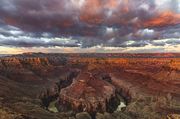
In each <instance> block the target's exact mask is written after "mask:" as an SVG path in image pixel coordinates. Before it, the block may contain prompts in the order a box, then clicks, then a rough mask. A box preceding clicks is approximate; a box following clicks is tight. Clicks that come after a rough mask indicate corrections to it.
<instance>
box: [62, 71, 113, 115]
mask: <svg viewBox="0 0 180 119" xmlns="http://www.w3.org/2000/svg"><path fill="white" fill-rule="evenodd" d="M113 97H115V87H114V86H113V85H111V84H110V83H108V82H106V81H104V80H101V79H96V78H95V77H93V75H92V74H91V73H90V72H83V73H81V74H80V75H79V76H78V77H77V79H75V80H74V81H73V83H72V84H71V85H70V86H69V87H67V88H64V89H62V90H61V92H60V103H61V104H63V105H66V103H70V104H71V107H72V109H73V110H76V111H77V112H81V111H87V112H97V111H101V112H105V111H106V110H107V107H106V105H107V103H108V102H109V101H110V99H111V98H113Z"/></svg>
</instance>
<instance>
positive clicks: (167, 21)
mask: <svg viewBox="0 0 180 119" xmlns="http://www.w3.org/2000/svg"><path fill="white" fill-rule="evenodd" d="M179 23H180V14H177V13H173V12H171V11H165V12H163V13H161V14H160V15H159V16H157V17H155V18H152V19H150V20H148V21H145V22H144V23H143V25H144V26H145V27H156V26H166V25H175V24H179Z"/></svg>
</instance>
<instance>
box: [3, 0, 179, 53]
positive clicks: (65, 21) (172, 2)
mask: <svg viewBox="0 0 180 119" xmlns="http://www.w3.org/2000/svg"><path fill="white" fill-rule="evenodd" d="M164 39H169V40H168V42H164ZM173 39H175V41H174V40H173ZM179 39H180V0H1V4H0V46H3V47H10V46H12V47H16V48H27V47H32V48H38V47H44V48H47V49H48V48H52V47H71V48H73V47H75V48H79V49H82V50H83V49H85V48H97V47H96V46H101V47H109V48H110V47H113V48H116V47H117V48H119V49H121V48H130V47H133V49H134V48H135V47H136V48H141V49H142V48H143V47H147V46H149V45H151V46H154V47H157V46H160V45H161V47H166V46H167V44H168V45H171V46H172V47H173V46H176V45H179ZM171 40H172V42H171ZM156 41H157V42H156ZM175 48H176V47H175ZM149 50H150V49H149ZM161 50H162V49H159V51H161ZM177 50H178V49H177ZM78 51H80V50H78ZM126 51H130V50H126ZM138 51H139V50H138ZM163 51H164V50H163Z"/></svg>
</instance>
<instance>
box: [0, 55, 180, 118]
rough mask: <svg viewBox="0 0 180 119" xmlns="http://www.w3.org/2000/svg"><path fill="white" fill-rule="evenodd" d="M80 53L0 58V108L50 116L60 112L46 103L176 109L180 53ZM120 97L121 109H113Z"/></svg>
mask: <svg viewBox="0 0 180 119" xmlns="http://www.w3.org/2000/svg"><path fill="white" fill-rule="evenodd" d="M84 55H85V56H82V54H79V55H76V54H69V55H68V54H66V55H65V54H24V55H17V56H11V57H4V58H0V108H1V109H3V110H10V112H11V111H14V112H16V113H17V114H20V115H21V114H22V117H23V116H25V117H27V116H28V117H29V115H32V118H34V117H36V118H47V117H46V116H47V115H48V116H49V117H52V118H53V117H54V118H55V119H56V118H57V117H56V116H57V115H58V114H59V113H58V114H53V113H50V112H48V111H47V110H48V109H49V106H52V105H54V107H53V108H57V109H58V111H60V112H62V111H63V112H67V111H68V112H69V111H72V112H73V114H74V112H75V113H78V112H82V111H87V112H90V113H91V112H95V113H96V112H111V114H108V115H110V117H111V118H116V117H117V118H119V117H121V116H122V115H123V117H124V116H125V117H128V116H130V117H131V118H138V119H144V118H148V117H152V118H166V116H167V115H168V117H169V115H173V114H178V113H179V111H180V108H179V107H180V105H179V104H180V103H179V100H180V87H179V85H180V75H179V74H180V65H179V64H180V58H172V57H171V58H162V57H161V58H157V56H159V54H156V58H144V57H143V58H139V57H142V55H139V56H138V58H137V57H135V56H136V55H135V54H133V55H130V54H128V57H131V58H117V57H118V55H117V56H115V54H109V55H108V56H104V55H105V54H101V55H102V56H103V58H98V57H99V56H98V55H97V54H95V56H97V57H89V56H91V55H89V56H88V55H87V54H84ZM79 56H80V57H79ZM110 56H112V57H113V58H110ZM121 56H122V54H121ZM125 56H127V55H125ZM145 56H148V57H149V56H150V55H145ZM160 56H162V55H160ZM167 56H168V57H169V56H173V57H174V55H170V54H167ZM178 56H179V55H178ZM106 57H108V58H106ZM132 57H135V58H132ZM117 97H118V98H117ZM123 100H124V102H125V103H126V104H127V107H126V109H123V110H124V111H123V112H117V111H115V110H116V108H117V106H118V104H120V102H121V101H123ZM42 107H43V108H42ZM44 107H45V108H44ZM4 108H5V109H4ZM6 108H8V109H6ZM45 109H47V110H45ZM16 113H15V114H16ZM73 114H70V115H68V116H67V113H66V116H67V118H69V117H71V116H73ZM42 115H46V116H44V117H42ZM64 115H65V114H64ZM64 115H63V116H64ZM112 115H113V116H112ZM63 116H62V115H58V118H62V117H63ZM101 116H102V117H103V116H104V117H105V116H107V114H106V113H105V115H101Z"/></svg>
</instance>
